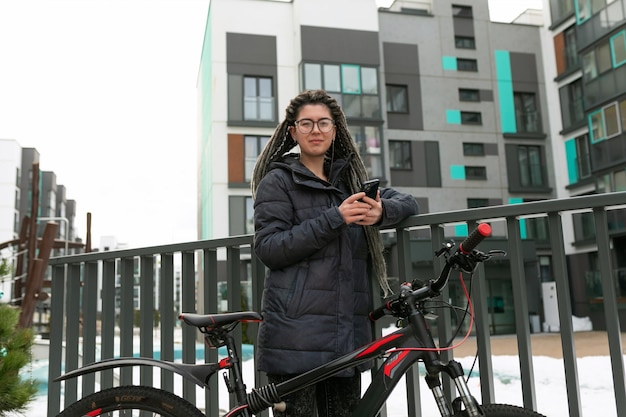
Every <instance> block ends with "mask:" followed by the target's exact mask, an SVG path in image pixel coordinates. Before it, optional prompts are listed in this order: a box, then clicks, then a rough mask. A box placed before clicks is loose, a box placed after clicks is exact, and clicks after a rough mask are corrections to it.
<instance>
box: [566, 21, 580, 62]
mask: <svg viewBox="0 0 626 417" xmlns="http://www.w3.org/2000/svg"><path fill="white" fill-rule="evenodd" d="M563 36H564V38H565V39H564V40H565V48H564V49H563V53H564V54H565V64H566V70H569V69H571V68H575V67H577V66H578V43H577V42H576V27H575V26H572V27H569V28H567V29H565V31H564V32H563Z"/></svg>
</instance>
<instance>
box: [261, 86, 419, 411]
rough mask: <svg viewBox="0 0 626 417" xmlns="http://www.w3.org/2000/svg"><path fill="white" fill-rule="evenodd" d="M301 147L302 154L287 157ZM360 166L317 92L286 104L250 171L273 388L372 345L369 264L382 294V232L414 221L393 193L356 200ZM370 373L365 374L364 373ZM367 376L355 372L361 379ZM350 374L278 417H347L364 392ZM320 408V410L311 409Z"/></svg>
mask: <svg viewBox="0 0 626 417" xmlns="http://www.w3.org/2000/svg"><path fill="white" fill-rule="evenodd" d="M296 145H298V147H299V150H300V153H299V154H286V152H288V151H290V150H292V149H293V148H294V147H295V146H296ZM366 179H367V174H366V171H365V167H364V165H363V161H362V160H361V159H360V157H359V155H358V150H357V149H356V147H355V143H354V141H353V139H352V137H351V135H350V132H349V131H348V127H347V125H346V120H345V115H344V114H343V111H342V110H341V108H340V106H339V105H338V103H337V101H336V100H335V99H334V98H332V97H330V96H329V95H328V94H327V93H326V92H325V91H323V90H314V91H304V92H302V93H301V94H299V95H298V96H297V97H295V98H294V99H293V100H291V102H290V104H289V106H288V107H287V109H286V114H285V119H284V121H283V122H282V123H281V124H280V125H279V126H278V127H277V128H276V131H275V132H274V135H273V136H272V137H271V139H270V140H269V142H268V143H267V145H266V146H265V148H264V149H263V151H262V153H261V155H260V156H259V159H258V160H257V164H256V166H255V168H254V173H253V178H252V194H253V196H254V198H255V201H254V226H255V239H254V251H255V253H256V255H257V256H258V257H259V259H261V261H263V263H264V264H265V265H266V266H267V267H268V268H269V272H268V274H267V277H266V280H265V289H264V291H263V305H262V314H263V317H264V320H263V323H261V326H260V328H259V337H258V344H257V347H256V348H257V357H256V360H257V367H258V369H259V370H261V371H264V372H266V373H267V374H268V378H269V380H270V382H274V383H278V382H281V381H283V380H285V379H287V378H290V377H292V376H294V375H298V374H301V373H303V372H306V371H308V370H310V369H312V368H315V367H317V366H320V365H323V364H324V363H327V362H329V361H331V360H333V359H336V358H338V357H340V356H342V355H344V354H346V353H349V352H351V351H352V350H354V349H356V348H357V347H359V346H362V345H364V344H366V343H368V342H370V341H371V340H372V334H371V326H370V323H369V320H368V317H367V315H368V313H369V311H370V310H371V305H372V302H371V299H370V298H371V297H370V294H371V288H370V281H369V279H368V275H367V272H368V262H370V261H371V267H372V268H371V269H372V270H373V273H375V274H376V275H377V276H378V278H379V282H380V283H381V287H382V289H383V290H384V293H385V294H387V292H388V291H389V286H388V284H387V279H386V274H385V262H384V258H383V246H382V242H381V238H380V233H379V231H378V228H377V227H375V226H386V225H390V224H395V223H397V222H399V221H401V220H403V219H404V218H406V217H407V216H410V215H413V214H417V211H418V209H417V203H416V202H415V199H414V198H413V197H412V196H410V195H407V194H403V193H399V192H397V191H395V190H393V189H391V188H387V189H382V190H380V191H379V192H378V193H377V195H376V198H375V199H372V198H369V197H366V196H365V193H363V192H360V191H359V189H360V186H361V184H362V183H363V182H365V180H366ZM364 368H366V366H365V367H364ZM363 370H365V369H359V371H363ZM360 381H361V380H360V374H359V373H358V372H355V370H354V369H350V370H347V371H344V372H343V373H341V374H339V375H338V376H337V377H334V378H332V379H330V380H327V381H324V382H321V383H319V384H317V385H316V386H313V387H309V388H307V389H305V390H302V391H300V392H297V393H294V394H293V395H291V396H290V398H288V399H287V404H288V409H287V411H286V412H285V413H275V416H283V417H290V416H315V409H316V408H317V410H318V413H319V416H328V417H330V416H347V415H350V410H351V408H352V407H353V406H354V404H355V403H356V402H357V401H358V399H359V398H360V394H361V388H360V385H361V383H360ZM316 406H317V407H316Z"/></svg>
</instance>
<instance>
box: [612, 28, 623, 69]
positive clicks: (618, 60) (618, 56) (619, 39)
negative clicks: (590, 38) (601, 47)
mask: <svg viewBox="0 0 626 417" xmlns="http://www.w3.org/2000/svg"><path fill="white" fill-rule="evenodd" d="M610 45H611V60H612V61H613V67H614V68H617V67H619V66H620V65H624V64H626V31H621V32H619V33H617V34H615V35H613V36H611V42H610Z"/></svg>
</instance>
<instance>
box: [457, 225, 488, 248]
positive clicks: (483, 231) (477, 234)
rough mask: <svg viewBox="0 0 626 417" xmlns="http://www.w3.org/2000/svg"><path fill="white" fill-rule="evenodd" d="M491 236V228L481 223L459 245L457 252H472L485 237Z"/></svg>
mask: <svg viewBox="0 0 626 417" xmlns="http://www.w3.org/2000/svg"><path fill="white" fill-rule="evenodd" d="M489 235H491V226H489V224H487V223H481V224H479V225H478V227H476V229H474V231H473V232H472V233H470V235H469V236H468V237H466V238H465V240H464V241H463V242H461V244H460V245H459V251H461V252H463V253H465V254H468V253H470V252H472V251H473V250H474V248H475V247H476V246H478V244H479V243H480V242H481V241H482V240H483V239H484V238H486V237H487V236H489Z"/></svg>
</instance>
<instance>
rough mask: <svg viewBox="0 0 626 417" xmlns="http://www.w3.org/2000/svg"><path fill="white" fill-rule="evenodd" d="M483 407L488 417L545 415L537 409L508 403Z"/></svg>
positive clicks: (539, 416) (534, 416) (537, 416)
mask: <svg viewBox="0 0 626 417" xmlns="http://www.w3.org/2000/svg"><path fill="white" fill-rule="evenodd" d="M481 408H482V409H483V411H484V412H485V416H486V417H545V416H544V415H543V414H539V413H538V412H536V411H533V410H529V409H527V408H522V407H517V406H514V405H508V404H486V405H483V406H481Z"/></svg>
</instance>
